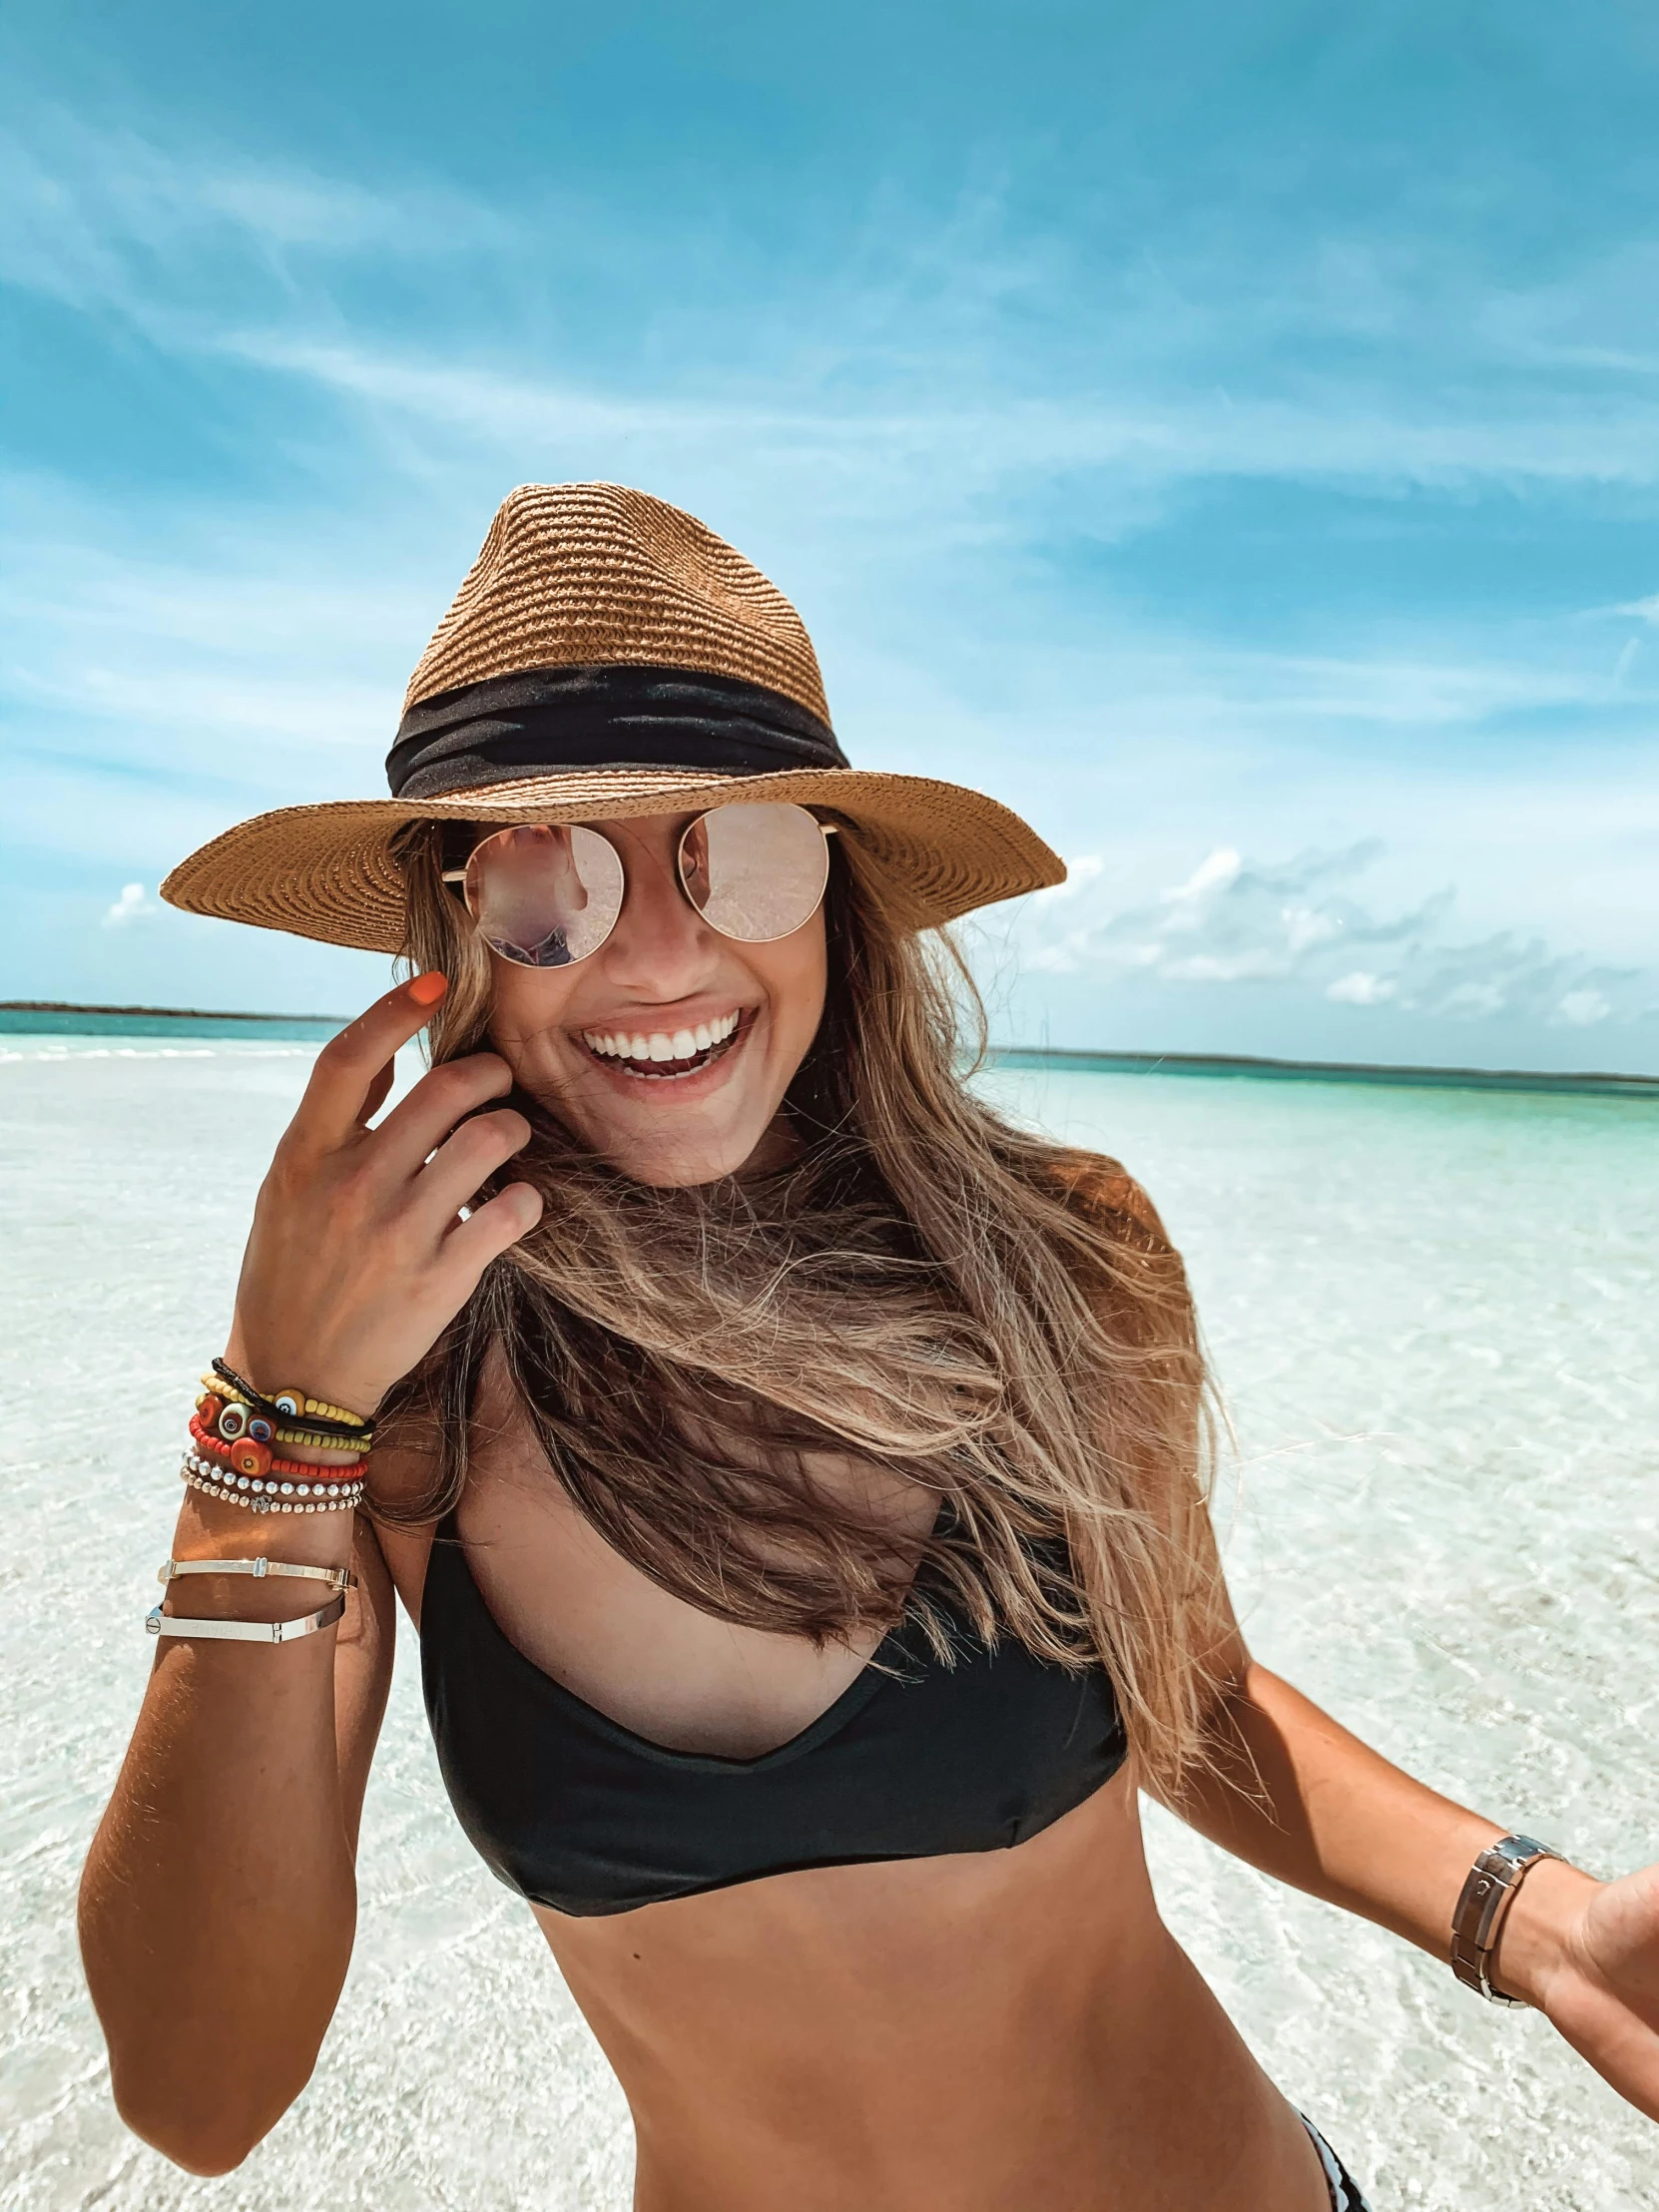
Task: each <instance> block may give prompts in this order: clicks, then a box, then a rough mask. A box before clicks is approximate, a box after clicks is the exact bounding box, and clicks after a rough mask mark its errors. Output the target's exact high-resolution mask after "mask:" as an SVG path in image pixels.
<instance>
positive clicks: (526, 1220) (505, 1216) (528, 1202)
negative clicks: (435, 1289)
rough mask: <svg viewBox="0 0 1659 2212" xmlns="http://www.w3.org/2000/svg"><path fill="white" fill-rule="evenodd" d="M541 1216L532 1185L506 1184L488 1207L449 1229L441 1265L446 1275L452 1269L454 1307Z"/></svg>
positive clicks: (482, 1208) (535, 1191) (482, 1207)
mask: <svg viewBox="0 0 1659 2212" xmlns="http://www.w3.org/2000/svg"><path fill="white" fill-rule="evenodd" d="M541 1214H542V1197H541V1193H540V1191H538V1190H537V1189H536V1188H535V1187H534V1185H533V1184H530V1183H509V1184H508V1185H507V1188H506V1189H505V1190H504V1191H498V1192H497V1193H496V1195H495V1196H494V1198H492V1199H491V1200H490V1201H489V1203H488V1205H487V1206H480V1207H479V1209H478V1211H477V1212H476V1213H475V1214H469V1215H468V1216H467V1218H466V1220H465V1221H463V1222H460V1223H459V1224H457V1226H456V1227H455V1228H453V1229H451V1230H450V1232H449V1234H448V1236H447V1237H446V1238H445V1239H444V1243H443V1266H444V1269H445V1271H446V1272H447V1271H450V1270H453V1274H452V1276H451V1283H452V1286H453V1289H454V1291H455V1294H456V1298H455V1303H456V1305H457V1307H459V1306H461V1305H463V1304H464V1303H465V1302H466V1300H467V1299H468V1298H469V1297H470V1296H471V1295H472V1292H473V1291H474V1290H475V1289H476V1287H477V1284H478V1279H479V1277H480V1276H481V1275H482V1274H483V1272H484V1270H485V1269H486V1268H487V1267H488V1266H489V1264H490V1262H491V1261H492V1260H499V1259H500V1257H501V1255H502V1253H504V1252H505V1251H506V1250H507V1249H508V1247H509V1246H511V1245H515V1244H517V1242H518V1240H519V1239H520V1237H526V1236H528V1235H529V1233H530V1231H531V1230H532V1229H534V1228H535V1226H536V1224H537V1222H538V1221H540V1219H541Z"/></svg>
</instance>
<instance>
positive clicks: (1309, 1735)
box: [1177, 1662, 1594, 1998]
mask: <svg viewBox="0 0 1659 2212" xmlns="http://www.w3.org/2000/svg"><path fill="white" fill-rule="evenodd" d="M1218 1722H1219V1725H1218V1728H1217V1731H1216V1742H1217V1750H1218V1754H1219V1758H1220V1765H1219V1768H1218V1771H1217V1772H1216V1773H1214V1774H1212V1775H1210V1776H1207V1777H1206V1778H1205V1779H1204V1780H1203V1782H1202V1783H1200V1784H1199V1785H1198V1786H1197V1787H1196V1788H1195V1789H1194V1790H1193V1791H1192V1792H1191V1793H1190V1795H1189V1797H1188V1798H1187V1800H1186V1801H1184V1802H1183V1803H1182V1804H1181V1805H1180V1806H1179V1807H1178V1808H1177V1810H1178V1811H1179V1812H1180V1813H1181V1816H1182V1818H1183V1819H1185V1820H1187V1821H1188V1822H1189V1823H1190V1824H1191V1825H1192V1826H1193V1827H1194V1828H1196V1829H1197V1830H1198V1831H1199V1832H1200V1834H1202V1835H1205V1836H1208V1837H1209V1838H1210V1840H1211V1841H1212V1842H1213V1843H1216V1844H1219V1845H1220V1846H1221V1847H1222V1848H1223V1849H1224V1850H1226V1851H1230V1852H1232V1853H1234V1854H1235V1856H1236V1857H1238V1858H1241V1859H1244V1860H1247V1861H1248V1862H1249V1863H1250V1864H1251V1865H1252V1866H1255V1867H1259V1868H1260V1869H1261V1870H1262V1872H1263V1873H1265V1874H1270V1875H1273V1876H1274V1877H1275V1878H1276V1879H1277V1880H1279V1881H1281V1882H1286V1883H1289V1884H1290V1885H1292V1887H1294V1888H1296V1889H1299V1890H1305V1891H1307V1892H1308V1893H1309V1894H1310V1895H1311V1896H1314V1897H1318V1898H1323V1899H1325V1900H1326V1901H1327V1902H1328V1903H1329V1904H1332V1905H1339V1906H1342V1907H1344V1908H1345V1909H1346V1910H1347V1911H1349V1912H1351V1913H1357V1914H1359V1915H1361V1916H1362V1917H1363V1918H1364V1919H1366V1920H1370V1921H1376V1922H1377V1923H1378V1924H1379V1925H1380V1926H1382V1927H1383V1928H1386V1929H1390V1930H1391V1931H1392V1932H1393V1933H1394V1934H1395V1935H1396V1936H1404V1937H1405V1938H1406V1940H1407V1941H1409V1942H1413V1943H1415V1944H1417V1945H1418V1946H1419V1948H1421V1949H1423V1950H1426V1951H1428V1952H1429V1953H1430V1954H1431V1955H1432V1956H1434V1957H1436V1958H1440V1959H1444V1958H1446V1957H1447V1956H1448V1955H1449V1951H1450V1941H1451V1917H1452V1912H1453V1909H1454V1907H1455V1905H1456V1902H1457V1896H1458V1892H1459V1891H1460V1890H1461V1888H1462V1885H1463V1880H1464V1877H1465V1876H1466V1875H1467V1873H1468V1871H1469V1868H1470V1866H1471V1865H1472V1864H1473V1862H1474V1859H1475V1857H1476V1855H1477V1854H1478V1853H1479V1852H1480V1851H1482V1850H1483V1849H1484V1848H1485V1846H1486V1845H1487V1844H1489V1843H1490V1842H1492V1841H1493V1839H1494V1838H1495V1837H1498V1836H1500V1835H1502V1834H1503V1833H1504V1830H1503V1829H1502V1828H1500V1827H1499V1826H1498V1824H1497V1823H1496V1822H1493V1821H1490V1820H1486V1819H1484V1818H1483V1817H1482V1816H1481V1815H1480V1814H1478V1813H1473V1812H1470V1811H1468V1810H1467V1809H1466V1808H1465V1807H1463V1806H1460V1805H1457V1804H1454V1803H1453V1802H1452V1800H1451V1799H1449V1798H1444V1797H1441V1796H1440V1795H1439V1794H1438V1793H1437V1792H1436V1791H1433V1790H1430V1789H1428V1788H1426V1787H1425V1786H1424V1785H1423V1784H1422V1783H1420V1782H1415V1781H1413V1780H1412V1779H1411V1777H1410V1776H1409V1775H1407V1774H1404V1773H1402V1772H1401V1771H1400V1769H1399V1768H1398V1767H1395V1766H1393V1765H1391V1764H1390V1763H1389V1761H1387V1760H1386V1759H1384V1758H1383V1757H1382V1756H1381V1755H1380V1754H1379V1753H1377V1752H1375V1751H1373V1750H1372V1749H1371V1748H1370V1746H1369V1745H1367V1744H1364V1743H1362V1742H1361V1741H1360V1739H1359V1738H1358V1737H1357V1736H1354V1735H1351V1734H1350V1733H1349V1731H1348V1730H1347V1729H1345V1728H1343V1727H1342V1726H1340V1724H1339V1723H1338V1722H1336V1721H1334V1720H1333V1719H1332V1718H1331V1717H1330V1715H1329V1714H1327V1713H1323V1712H1321V1711H1320V1709H1319V1707H1318V1706H1316V1705H1314V1704H1313V1703H1311V1702H1310V1700H1309V1699H1307V1698H1305V1697H1304V1696H1303V1695H1302V1694H1301V1692H1300V1691H1298V1690H1295V1689H1293V1688H1292V1687H1291V1685H1290V1684H1289V1683H1288V1682H1284V1681H1282V1680H1281V1679H1280V1678H1279V1677H1278V1676H1277V1675H1274V1674H1271V1673H1269V1672H1268V1670H1267V1669H1266V1668H1265V1667H1261V1666H1258V1665H1256V1664H1255V1663H1254V1662H1249V1663H1247V1664H1246V1665H1245V1666H1244V1667H1243V1669H1242V1670H1241V1672H1240V1675H1239V1677H1238V1680H1237V1682H1236V1684H1235V1686H1234V1689H1233V1693H1232V1695H1231V1696H1230V1697H1229V1698H1228V1700H1227V1702H1226V1706H1225V1709H1224V1712H1223V1713H1222V1714H1221V1715H1220V1716H1218ZM1593 1887H1594V1884H1593V1883H1592V1882H1591V1880H1590V1878H1589V1877H1588V1876H1587V1875H1583V1874H1581V1873H1579V1872H1578V1871H1577V1870H1576V1869H1574V1868H1571V1867H1566V1866H1561V1865H1558V1864H1555V1863H1552V1862H1545V1863H1543V1864H1540V1865H1539V1866H1537V1867H1536V1868H1534V1869H1533V1870H1532V1872H1531V1873H1530V1875H1529V1876H1528V1877H1527V1880H1526V1882H1525V1883H1524V1884H1523V1885H1522V1887H1521V1890H1520V1892H1519V1894H1518V1896H1517V1898H1516V1900H1515V1904H1514V1906H1513V1908H1512V1909H1511V1911H1510V1914H1509V1918H1508V1920H1507V1922H1506V1924H1505V1926H1504V1929H1503V1934H1502V1938H1501V1941H1500V1944H1499V1947H1498V1954H1497V1961H1496V1965H1497V1979H1498V1980H1499V1982H1500V1984H1501V1985H1502V1986H1503V1987H1504V1988H1505V1989H1506V1990H1508V1991H1510V1992H1512V1993H1513V1994H1515V1995H1517V1996H1522V1997H1528V1998H1531V1997H1532V1996H1533V1995H1534V1994H1535V1992H1536V1990H1537V1988H1538V1987H1539V1986H1540V1984H1541V1982H1542V1980H1543V1978H1544V1977H1545V1975H1546V1974H1547V1972H1548V1971H1549V1969H1550V1967H1551V1965H1552V1964H1553V1962H1554V1957H1555V1951H1556V1946H1557V1943H1558V1940H1559V1936H1560V1931H1561V1930H1562V1928H1563V1927H1564V1926H1565V1925H1566V1922H1567V1920H1568V1919H1569V1917H1570V1913H1571V1910H1572V1908H1573V1907H1574V1906H1575V1905H1576V1904H1578V1903H1579V1902H1581V1894H1582V1893H1583V1892H1584V1891H1585V1890H1586V1889H1590V1888H1593Z"/></svg>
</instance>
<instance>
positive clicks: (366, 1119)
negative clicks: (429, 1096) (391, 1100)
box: [357, 1060, 397, 1129]
mask: <svg viewBox="0 0 1659 2212" xmlns="http://www.w3.org/2000/svg"><path fill="white" fill-rule="evenodd" d="M396 1073H397V1064H396V1062H395V1061H393V1060H388V1061H387V1062H386V1064H385V1066H384V1067H383V1068H382V1069H381V1070H380V1072H379V1074H378V1075H377V1076H376V1077H375V1078H374V1080H373V1082H372V1083H370V1085H369V1086H368V1095H367V1097H366V1098H364V1100H363V1103H362V1111H361V1112H360V1113H359V1114H358V1116H357V1124H358V1127H359V1128H363V1129H366V1128H367V1127H368V1125H369V1123H370V1122H371V1121H372V1120H373V1119H374V1117H375V1115H376V1114H377V1113H378V1112H379V1111H380V1108H381V1107H382V1106H383V1105H384V1104H385V1103H386V1099H387V1097H388V1095H389V1094H390V1091H391V1086H392V1078H393V1077H394V1076H395V1075H396Z"/></svg>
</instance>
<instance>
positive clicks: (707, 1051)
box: [579, 1008, 743, 1083]
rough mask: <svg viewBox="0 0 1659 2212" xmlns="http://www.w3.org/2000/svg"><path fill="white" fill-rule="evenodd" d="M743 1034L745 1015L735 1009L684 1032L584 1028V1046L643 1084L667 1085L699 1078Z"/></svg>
mask: <svg viewBox="0 0 1659 2212" xmlns="http://www.w3.org/2000/svg"><path fill="white" fill-rule="evenodd" d="M742 1033H743V1012H742V1009H741V1008H734V1010H733V1011H732V1012H731V1013H729V1014H721V1015H718V1016H717V1017H716V1018H715V1019H714V1020H713V1021H700V1022H697V1023H696V1024H694V1025H693V1026H690V1027H687V1028H683V1029H672V1030H669V1029H651V1030H640V1029H634V1030H625V1029H584V1030H582V1031H580V1032H579V1034H580V1037H581V1041H582V1044H583V1045H584V1047H585V1048H586V1049H587V1050H588V1051H589V1052H591V1053H592V1054H593V1056H594V1058H595V1059H596V1060H604V1061H606V1062H607V1063H608V1064H609V1065H610V1066H611V1067H613V1068H615V1069H616V1071H617V1073H618V1074H620V1075H627V1076H632V1077H634V1078H635V1079H636V1080H638V1081H640V1082H645V1083H650V1082H659V1083H660V1082H663V1081H664V1080H671V1081H672V1080H674V1079H676V1078H678V1077H683V1076H687V1075H698V1074H700V1073H701V1072H702V1071H703V1069H704V1068H706V1067H711V1066H713V1064H714V1062H715V1061H716V1060H718V1059H720V1058H721V1057H722V1056H723V1054H725V1053H727V1052H730V1051H731V1049H732V1047H733V1045H734V1044H736V1043H737V1041H738V1039H739V1037H740V1036H741V1035H742Z"/></svg>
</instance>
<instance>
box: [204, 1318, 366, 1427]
mask: <svg viewBox="0 0 1659 2212" xmlns="http://www.w3.org/2000/svg"><path fill="white" fill-rule="evenodd" d="M224 1357H225V1361H226V1363H227V1365H228V1366H230V1367H231V1368H233V1369H235V1370H236V1371H237V1372H238V1373H239V1374H241V1375H243V1376H246V1377H247V1378H248V1379H249V1380H250V1381H251V1382H252V1383H254V1384H255V1386H256V1387H257V1388H258V1389H260V1390H262V1391H265V1392H267V1393H270V1392H273V1391H277V1390H302V1391H303V1392H304V1394H305V1395H306V1396H307V1397H312V1398H326V1399H327V1400H329V1401H330V1402H331V1403H333V1404H336V1405H340V1406H343V1407H346V1408H348V1409H349V1410H350V1411H351V1412H353V1413H355V1414H357V1415H358V1417H359V1418H360V1419H362V1420H371V1419H372V1418H373V1416H374V1411H375V1408H376V1407H377V1406H378V1404H379V1402H380V1400H381V1398H382V1397H384V1396H385V1394H386V1387H387V1385H385V1384H383V1383H370V1382H369V1381H368V1380H367V1379H366V1378H365V1377H363V1376H360V1375H354V1374H352V1373H351V1372H350V1370H349V1368H348V1367H347V1365H346V1364H345V1363H343V1362H342V1361H340V1360H339V1359H338V1358H337V1357H336V1358H329V1357H327V1356H326V1355H323V1354H319V1353H318V1352H317V1351H316V1350H315V1348H314V1347H313V1348H312V1349H311V1350H310V1351H308V1352H306V1351H301V1352H298V1353H295V1352H294V1351H293V1349H292V1348H291V1347H290V1346H285V1345H284V1344H282V1343H279V1342H277V1340H276V1339H275V1338H274V1337H272V1336H271V1335H270V1334H269V1333H268V1332H266V1331H264V1330H252V1331H250V1330H245V1329H244V1327H243V1325H242V1321H241V1319H240V1317H239V1319H238V1320H237V1321H236V1322H235V1323H234V1324H233V1325H232V1329H231V1338H230V1342H229V1344H228V1345H227V1347H226V1349H225V1355H224ZM293 1456H295V1457H297V1456H298V1454H297V1453H295V1454H293Z"/></svg>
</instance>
